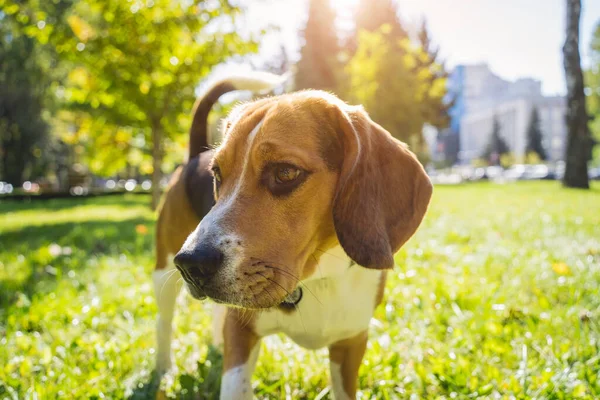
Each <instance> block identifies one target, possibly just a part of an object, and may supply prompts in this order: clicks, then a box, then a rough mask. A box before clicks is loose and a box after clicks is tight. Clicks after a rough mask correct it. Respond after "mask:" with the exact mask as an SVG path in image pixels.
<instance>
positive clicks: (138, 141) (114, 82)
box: [3, 0, 257, 206]
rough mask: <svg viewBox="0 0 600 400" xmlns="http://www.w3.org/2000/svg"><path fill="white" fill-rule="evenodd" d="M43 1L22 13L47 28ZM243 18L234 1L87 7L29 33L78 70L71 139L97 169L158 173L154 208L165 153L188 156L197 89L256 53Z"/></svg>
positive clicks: (85, 1)
mask: <svg viewBox="0 0 600 400" xmlns="http://www.w3.org/2000/svg"><path fill="white" fill-rule="evenodd" d="M3 1H4V2H7V1H9V0H3ZM12 4H13V5H14V4H16V2H14V3H12ZM40 4H42V2H40V3H38V2H37V1H34V0H31V1H30V2H28V3H27V6H28V7H25V6H21V7H20V9H17V11H18V12H19V13H20V14H21V15H27V16H28V19H29V25H33V26H38V27H39V25H37V24H38V23H39V22H40V18H41V17H40V16H39V8H40V7H41V6H40ZM17 7H18V5H17ZM240 12H241V10H240V9H239V8H237V7H235V6H232V5H231V4H230V3H229V2H228V1H227V0H218V1H214V2H205V1H201V0H194V1H189V2H179V1H176V2H173V1H171V0H154V1H152V2H125V1H121V0H106V1H104V0H102V1H101V0H82V1H79V2H76V3H74V4H73V6H72V7H71V8H70V9H69V11H68V13H67V15H66V23H64V24H60V23H57V24H56V25H49V24H46V25H45V26H44V28H43V29H37V28H36V30H34V31H32V32H31V35H33V36H35V37H38V38H40V37H41V35H43V34H45V35H46V36H47V38H48V41H49V43H50V44H51V45H52V46H54V47H55V48H56V49H57V51H58V55H59V56H60V58H61V60H62V61H63V62H65V63H67V64H68V65H70V73H69V75H68V78H67V80H66V82H65V83H64V88H63V89H62V90H63V92H64V101H65V103H66V105H67V109H68V110H69V112H65V113H63V114H62V115H63V117H64V119H65V120H67V121H68V123H69V125H70V127H71V129H69V130H67V133H66V134H65V135H64V136H65V137H64V139H65V141H67V142H70V143H81V144H82V145H83V146H84V148H85V153H86V156H87V158H88V160H89V163H90V168H91V170H92V171H93V172H96V173H101V174H104V175H106V174H110V173H116V172H117V171H119V170H121V169H123V168H125V167H126V166H127V165H132V164H134V165H138V166H139V167H140V169H141V171H142V172H143V173H152V181H153V196H152V198H153V200H152V203H153V206H156V205H157V204H158V200H159V198H160V181H161V178H162V168H163V161H164V155H165V153H166V150H169V151H168V152H169V153H177V154H180V151H176V150H181V149H178V146H181V143H178V142H177V139H178V138H183V137H184V136H186V135H183V134H184V133H185V132H186V131H187V128H188V126H189V114H190V110H191V109H192V104H193V102H194V100H195V94H194V88H195V86H196V85H197V84H198V83H199V81H200V80H201V79H202V78H203V77H205V76H206V75H207V74H208V73H209V72H210V71H211V69H212V68H213V67H214V66H216V65H217V64H219V63H221V62H223V61H225V60H226V59H228V58H230V57H233V56H236V55H243V54H246V53H248V52H254V51H256V50H257V44H256V43H255V42H254V41H253V40H247V39H243V38H242V37H241V36H240V35H239V34H238V33H237V29H236V17H237V16H238V15H239V14H240ZM46 29H48V30H50V32H51V33H50V34H48V33H47V32H46V33H40V32H38V31H41V32H44V31H45V30H46ZM149 159H151V160H152V161H151V163H149V162H148V160H149Z"/></svg>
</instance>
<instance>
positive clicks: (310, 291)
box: [265, 265, 323, 306]
mask: <svg viewBox="0 0 600 400" xmlns="http://www.w3.org/2000/svg"><path fill="white" fill-rule="evenodd" d="M265 267H266V268H271V269H274V270H276V271H279V272H281V273H283V274H286V275H287V276H289V277H290V278H292V279H294V280H295V281H296V284H297V285H300V287H301V288H303V289H306V290H307V291H308V293H310V294H311V295H312V296H313V297H314V298H315V300H317V303H319V304H320V305H321V306H322V305H323V303H321V300H319V298H318V297H317V296H316V295H315V294H314V293H313V291H312V290H310V289H309V288H308V287H307V286H306V284H305V283H302V282H301V281H300V279H299V278H298V277H297V276H295V275H294V274H292V273H291V272H289V271H286V270H284V269H282V268H279V267H274V266H273V265H265Z"/></svg>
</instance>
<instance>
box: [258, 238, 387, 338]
mask: <svg viewBox="0 0 600 400" xmlns="http://www.w3.org/2000/svg"><path fill="white" fill-rule="evenodd" d="M328 253H330V255H331V257H330V258H329V259H328V258H325V259H324V258H323V257H321V262H320V265H319V267H318V270H317V271H316V272H315V274H314V275H313V276H312V277H311V278H310V279H308V280H306V281H304V282H302V283H301V287H302V288H303V296H302V301H300V303H299V304H298V306H297V309H296V310H295V311H293V312H290V313H286V312H283V311H280V310H278V309H272V310H269V311H264V312H262V313H261V314H260V316H259V317H258V318H257V320H256V322H255V330H256V333H257V334H258V335H259V336H261V337H262V336H268V335H271V334H274V333H279V332H283V333H285V334H286V335H287V336H289V337H290V338H291V339H292V340H293V341H294V342H296V343H297V344H299V345H300V346H303V347H305V348H308V349H318V348H322V347H326V346H329V345H331V344H333V343H335V342H338V341H340V340H343V339H347V338H350V337H352V336H355V335H357V334H358V333H360V332H363V331H364V330H366V329H367V328H368V327H369V323H370V320H371V317H372V316H373V312H374V310H375V299H376V297H377V291H378V288H379V281H380V279H381V274H382V272H381V271H379V270H372V269H367V268H363V267H360V266H358V265H354V266H352V267H349V265H350V259H349V258H348V256H344V257H342V256H341V254H340V252H339V249H333V250H331V251H329V252H328ZM325 262H327V264H325ZM320 276H322V277H323V278H322V279H319V278H320Z"/></svg>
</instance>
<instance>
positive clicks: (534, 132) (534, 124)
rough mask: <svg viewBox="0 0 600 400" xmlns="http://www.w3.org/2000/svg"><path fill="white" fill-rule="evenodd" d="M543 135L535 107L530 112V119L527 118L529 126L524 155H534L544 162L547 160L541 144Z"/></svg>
mask: <svg viewBox="0 0 600 400" xmlns="http://www.w3.org/2000/svg"><path fill="white" fill-rule="evenodd" d="M542 139H543V135H542V129H541V127H540V114H539V112H538V109H537V107H534V108H533V109H532V110H531V117H530V118H529V126H528V127H527V146H526V147H525V153H526V154H530V153H535V154H537V157H538V158H539V159H540V160H542V161H546V160H547V159H548V157H547V155H546V150H545V149H544V145H543V143H542Z"/></svg>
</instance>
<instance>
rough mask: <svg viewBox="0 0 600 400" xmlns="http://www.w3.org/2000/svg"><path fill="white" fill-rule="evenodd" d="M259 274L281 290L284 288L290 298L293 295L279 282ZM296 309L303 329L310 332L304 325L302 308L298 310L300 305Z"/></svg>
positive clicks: (295, 306)
mask: <svg viewBox="0 0 600 400" xmlns="http://www.w3.org/2000/svg"><path fill="white" fill-rule="evenodd" d="M257 274H259V275H260V276H262V277H263V278H265V279H266V280H268V281H270V282H273V283H274V284H276V285H277V286H279V287H280V288H282V289H283V290H284V291H285V292H286V293H287V294H288V296H289V295H291V293H290V292H289V291H288V290H287V289H286V288H284V287H283V286H281V285H280V284H279V282H277V281H275V280H273V279H271V278H269V277H267V276H264V275H263V274H261V273H260V272H257ZM294 308H295V309H296V311H298V316H299V317H300V323H301V324H302V328H304V332H305V333H306V332H308V331H307V330H306V325H304V319H303V318H302V313H301V312H300V308H298V305H296V304H294Z"/></svg>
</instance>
